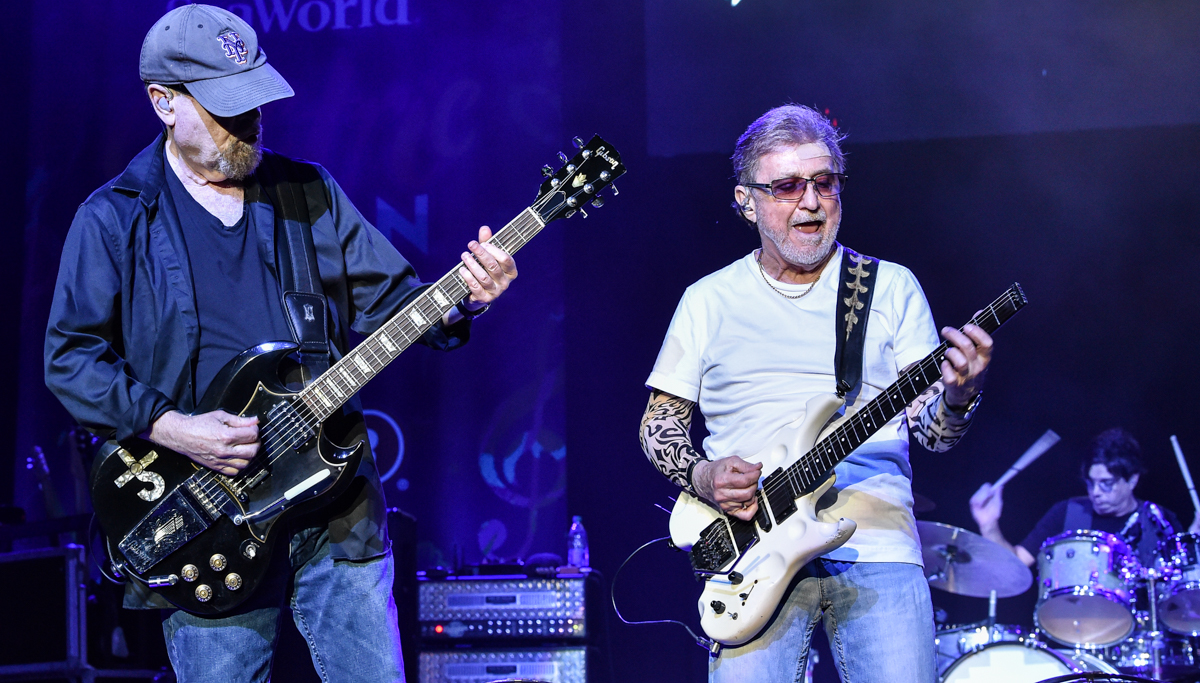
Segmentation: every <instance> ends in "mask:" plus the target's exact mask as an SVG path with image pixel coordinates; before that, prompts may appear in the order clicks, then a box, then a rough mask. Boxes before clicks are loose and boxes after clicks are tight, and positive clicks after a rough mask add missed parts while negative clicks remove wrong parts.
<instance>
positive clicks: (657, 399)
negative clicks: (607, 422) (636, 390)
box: [638, 389, 762, 521]
mask: <svg viewBox="0 0 1200 683" xmlns="http://www.w3.org/2000/svg"><path fill="white" fill-rule="evenodd" d="M695 407H696V404H695V403H694V402H692V401H689V400H687V399H686V398H680V397H678V396H675V395H673V394H668V393H667V392H665V391H659V390H658V389H655V390H653V391H652V392H651V393H650V402H649V403H648V404H647V405H646V413H645V414H644V415H642V426H641V430H640V431H639V433H638V436H639V437H640V439H641V442H642V450H643V451H645V453H646V457H648V458H650V462H651V463H653V464H654V466H655V467H657V468H658V471H659V472H662V473H663V475H664V476H665V477H666V478H668V479H670V480H671V481H672V482H673V483H675V485H677V486H681V487H683V489H684V490H685V491H688V492H689V493H694V494H696V495H698V496H700V497H701V498H705V499H707V500H708V501H709V502H711V503H713V504H714V505H716V506H717V507H719V508H720V509H721V510H723V511H725V512H727V513H729V514H731V515H733V516H735V517H738V518H739V519H744V520H747V521H749V520H750V519H753V517H754V513H755V512H756V511H757V510H758V503H757V501H756V500H755V498H754V492H755V491H756V490H757V489H758V476H759V474H760V472H761V471H762V464H761V463H760V464H750V463H748V462H746V461H745V460H742V459H741V458H739V457H737V456H736V455H734V456H730V457H728V458H721V459H719V460H716V461H710V460H708V459H707V458H705V457H704V456H703V455H701V454H700V453H699V452H697V451H696V449H695V447H694V446H692V437H691V435H690V434H689V433H688V429H689V428H690V427H691V426H692V411H693V410H694V409H695Z"/></svg>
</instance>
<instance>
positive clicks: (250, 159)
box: [217, 132, 262, 180]
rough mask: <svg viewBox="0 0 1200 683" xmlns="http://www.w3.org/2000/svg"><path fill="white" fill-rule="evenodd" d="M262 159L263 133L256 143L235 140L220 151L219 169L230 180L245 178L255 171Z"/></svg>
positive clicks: (218, 158)
mask: <svg viewBox="0 0 1200 683" xmlns="http://www.w3.org/2000/svg"><path fill="white" fill-rule="evenodd" d="M261 161H262V133H261V132H260V133H259V136H258V139H257V140H255V141H254V144H250V143H246V142H242V141H241V140H234V141H233V144H231V145H229V147H227V148H225V149H223V150H221V151H220V153H219V154H218V156H217V170H218V171H220V172H221V173H222V174H223V175H224V176H225V177H226V178H229V179H230V180H245V179H246V178H249V177H250V174H252V173H254V169H256V168H258V164H259V163H260V162H261Z"/></svg>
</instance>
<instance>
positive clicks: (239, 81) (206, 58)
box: [140, 5, 296, 116]
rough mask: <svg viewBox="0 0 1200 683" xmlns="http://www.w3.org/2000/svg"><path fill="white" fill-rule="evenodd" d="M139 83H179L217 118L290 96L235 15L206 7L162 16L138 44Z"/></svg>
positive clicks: (250, 32)
mask: <svg viewBox="0 0 1200 683" xmlns="http://www.w3.org/2000/svg"><path fill="white" fill-rule="evenodd" d="M140 72H141V76H142V80H143V81H145V82H147V83H158V84H161V85H177V84H183V85H185V86H187V89H188V92H189V93H191V95H192V97H194V98H196V101H197V102H199V103H200V104H201V106H203V107H204V108H205V109H207V110H208V111H209V112H210V113H212V114H216V115H217V116H235V115H237V114H241V113H243V112H247V111H250V110H251V109H254V108H256V107H260V106H262V105H264V104H266V103H267V102H271V101H273V100H278V99H282V98H284V97H291V96H292V95H295V94H296V93H295V91H293V90H292V86H290V85H288V83H287V81H285V80H283V76H280V75H279V72H278V71H276V70H275V68H274V67H272V66H271V65H270V64H267V54H266V53H265V52H263V51H262V49H261V48H260V47H259V46H258V35H257V34H255V33H254V29H252V28H250V24H247V23H246V22H244V21H242V19H241V17H239V16H237V15H236V14H233V13H232V12H229V11H227V10H223V9H221V8H220V7H213V6H211V5H184V6H182V7H176V8H175V9H173V10H171V11H170V12H167V13H166V14H165V15H163V18H162V19H159V20H158V21H157V22H156V23H155V24H154V26H153V27H151V28H150V32H149V33H147V34H146V40H145V41H143V42H142V56H141V61H140Z"/></svg>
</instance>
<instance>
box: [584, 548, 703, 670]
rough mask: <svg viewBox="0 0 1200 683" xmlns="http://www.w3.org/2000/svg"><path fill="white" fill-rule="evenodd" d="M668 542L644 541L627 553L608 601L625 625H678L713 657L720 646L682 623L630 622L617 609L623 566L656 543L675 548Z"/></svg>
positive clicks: (669, 620) (668, 621) (614, 576)
mask: <svg viewBox="0 0 1200 683" xmlns="http://www.w3.org/2000/svg"><path fill="white" fill-rule="evenodd" d="M670 540H671V537H670V536H663V537H662V538H655V539H653V540H650V541H646V542H645V543H643V544H642V545H641V546H640V547H638V549H637V550H634V551H633V552H632V553H629V557H626V558H625V561H624V562H622V563H621V566H620V567H617V571H616V573H614V574H613V578H612V584H611V585H610V586H609V592H608V596H609V599H610V600H612V606H613V611H614V612H616V613H617V618H618V619H620V620H621V621H623V622H625V623H626V624H629V625H630V626H637V625H639V624H679V625H680V626H682V627H683V628H684V630H686V631H687V632H688V635H690V636H691V637H692V640H694V641H696V644H697V645H699V646H700V647H702V648H704V649H705V650H708V652H709V653H711V654H714V655H715V654H717V653H718V652H720V651H721V644H720V643H718V642H717V641H715V640H712V639H711V638H705V637H704V636H698V635H696V632H695V631H693V630H692V627H691V626H688V625H687V624H685V623H683V622H682V621H679V620H677V619H648V620H644V621H630V620H628V619H626V618H625V615H623V614H621V609H620V608H619V607H617V579H619V578H620V577H621V570H622V569H624V568H625V565H627V564H629V561H630V560H632V559H633V556H634V555H637V554H638V553H640V552H642V551H643V550H645V549H646V548H648V547H650V546H651V545H653V544H655V543H658V542H659V541H667V545H668V547H671V548H674V547H675V546H673V545H671V543H670Z"/></svg>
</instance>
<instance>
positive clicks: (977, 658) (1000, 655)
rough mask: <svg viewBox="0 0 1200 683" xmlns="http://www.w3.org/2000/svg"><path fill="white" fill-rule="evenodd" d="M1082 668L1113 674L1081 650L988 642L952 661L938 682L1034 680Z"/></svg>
mask: <svg viewBox="0 0 1200 683" xmlns="http://www.w3.org/2000/svg"><path fill="white" fill-rule="evenodd" d="M1085 671H1095V672H1099V673H1110V674H1115V673H1117V670H1116V669H1114V668H1112V667H1111V666H1109V665H1107V664H1105V663H1104V662H1102V661H1101V660H1099V659H1097V658H1096V657H1093V656H1091V655H1088V654H1083V653H1081V652H1072V651H1065V650H1064V651H1059V650H1051V649H1049V648H1047V647H1046V646H1045V645H1042V644H1040V643H1025V644H1021V643H992V644H991V645H985V646H983V647H981V648H979V649H978V650H976V651H975V652H972V653H971V654H969V655H967V656H965V657H963V658H962V659H960V660H958V661H957V662H955V663H954V665H953V666H951V667H950V668H949V669H948V670H947V671H946V675H945V676H943V677H942V683H1038V681H1044V680H1046V679H1047V678H1053V677H1055V676H1061V675H1063V674H1071V673H1080V672H1085Z"/></svg>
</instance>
